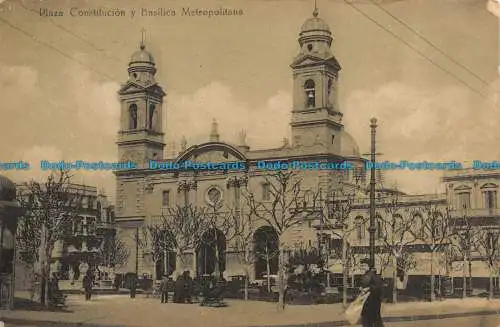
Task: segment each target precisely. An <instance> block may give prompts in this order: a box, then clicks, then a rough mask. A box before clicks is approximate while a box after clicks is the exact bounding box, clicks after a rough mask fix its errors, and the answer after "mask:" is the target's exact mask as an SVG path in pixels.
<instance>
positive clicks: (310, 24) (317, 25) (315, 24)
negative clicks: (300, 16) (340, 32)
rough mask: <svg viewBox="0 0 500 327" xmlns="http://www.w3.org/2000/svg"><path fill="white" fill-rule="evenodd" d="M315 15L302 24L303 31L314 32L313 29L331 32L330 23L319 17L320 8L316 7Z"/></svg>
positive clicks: (301, 30)
mask: <svg viewBox="0 0 500 327" xmlns="http://www.w3.org/2000/svg"><path fill="white" fill-rule="evenodd" d="M313 16H314V17H311V18H309V19H308V20H306V21H305V23H304V24H302V28H301V29H300V32H301V33H304V32H312V31H323V32H327V33H329V34H330V33H331V31H330V27H329V26H328V24H327V23H326V22H325V21H324V20H323V19H321V18H318V9H317V8H316V9H314V12H313Z"/></svg>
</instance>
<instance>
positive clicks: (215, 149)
mask: <svg viewBox="0 0 500 327" xmlns="http://www.w3.org/2000/svg"><path fill="white" fill-rule="evenodd" d="M187 160H191V161H195V162H203V163H207V162H211V163H219V162H240V161H246V158H245V156H244V154H243V153H241V152H240V151H239V150H238V149H237V148H235V147H233V146H231V145H229V144H225V143H219V142H210V143H204V144H200V145H194V146H192V147H190V148H189V149H187V150H186V151H184V152H183V153H182V154H181V155H180V156H179V157H178V158H177V160H176V162H183V161H187Z"/></svg>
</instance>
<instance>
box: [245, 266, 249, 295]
mask: <svg viewBox="0 0 500 327" xmlns="http://www.w3.org/2000/svg"><path fill="white" fill-rule="evenodd" d="M249 278H250V274H249V273H248V269H246V270H245V301H248V279H249Z"/></svg>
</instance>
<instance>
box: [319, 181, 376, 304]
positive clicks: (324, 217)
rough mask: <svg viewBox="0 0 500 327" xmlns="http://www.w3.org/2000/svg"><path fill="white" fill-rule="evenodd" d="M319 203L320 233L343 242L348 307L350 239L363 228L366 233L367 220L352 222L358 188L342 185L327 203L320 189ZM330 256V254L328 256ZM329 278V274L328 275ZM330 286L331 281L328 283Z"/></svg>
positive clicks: (345, 293)
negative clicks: (325, 233)
mask: <svg viewBox="0 0 500 327" xmlns="http://www.w3.org/2000/svg"><path fill="white" fill-rule="evenodd" d="M319 199H320V200H319V203H320V204H321V216H320V231H321V233H323V232H324V231H326V232H327V233H330V234H331V235H332V236H334V237H335V238H337V239H340V240H342V249H341V252H342V253H341V255H340V257H341V262H342V280H343V282H342V284H343V287H342V288H343V295H342V303H343V305H344V307H347V284H348V277H349V274H350V268H351V267H350V266H349V261H351V260H349V259H350V255H349V254H350V247H351V246H350V244H349V238H350V237H351V235H352V234H353V232H354V231H356V230H357V229H359V228H361V232H364V226H365V224H366V221H367V218H366V217H364V218H361V219H357V220H356V219H355V220H354V221H353V220H352V217H351V213H352V210H353V207H354V205H355V202H356V199H357V188H356V187H353V186H352V185H347V184H341V187H340V188H339V189H337V190H335V191H333V192H331V193H330V194H329V195H328V196H327V198H326V200H325V201H323V194H322V192H321V189H320V195H319ZM327 255H328V256H329V255H330V254H329V253H328V254H327ZM325 264H326V269H327V271H328V270H329V268H330V267H329V260H325ZM327 276H329V274H328V275H327ZM327 284H328V286H330V285H329V281H328V282H327Z"/></svg>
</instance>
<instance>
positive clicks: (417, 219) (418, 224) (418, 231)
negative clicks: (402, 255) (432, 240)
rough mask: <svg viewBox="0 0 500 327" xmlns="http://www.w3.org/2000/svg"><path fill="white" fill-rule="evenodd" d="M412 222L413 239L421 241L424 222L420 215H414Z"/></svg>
mask: <svg viewBox="0 0 500 327" xmlns="http://www.w3.org/2000/svg"><path fill="white" fill-rule="evenodd" d="M413 221H414V224H415V228H414V233H415V237H416V238H418V239H422V238H423V237H424V234H425V233H424V220H423V218H422V215H421V214H420V213H416V214H414V215H413Z"/></svg>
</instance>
